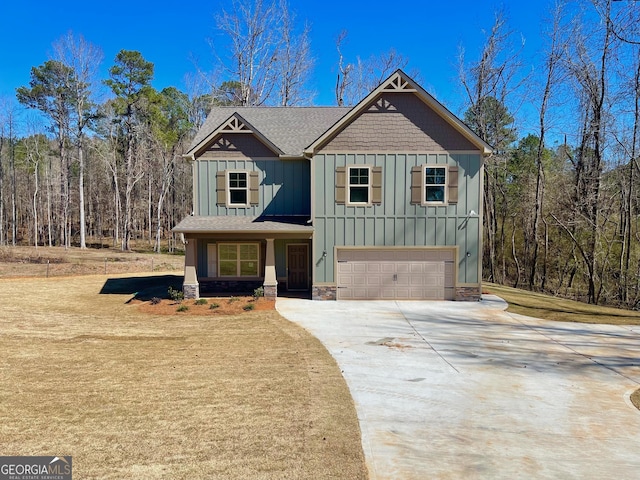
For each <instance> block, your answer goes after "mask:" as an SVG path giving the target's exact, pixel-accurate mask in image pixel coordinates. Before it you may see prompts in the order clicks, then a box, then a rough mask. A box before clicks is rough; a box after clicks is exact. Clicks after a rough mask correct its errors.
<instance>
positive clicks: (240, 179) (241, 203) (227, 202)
mask: <svg viewBox="0 0 640 480" xmlns="http://www.w3.org/2000/svg"><path fill="white" fill-rule="evenodd" d="M259 186H260V176H259V173H258V172H257V171H242V170H240V171H238V170H219V171H218V172H216V204H217V205H219V206H222V207H228V208H249V207H251V206H254V205H258V204H259V200H260V195H259Z"/></svg>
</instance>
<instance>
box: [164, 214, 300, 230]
mask: <svg viewBox="0 0 640 480" xmlns="http://www.w3.org/2000/svg"><path fill="white" fill-rule="evenodd" d="M308 218H309V217H305V216H302V217H250V216H227V217H207V216H197V215H191V216H188V217H186V218H184V219H183V220H182V221H181V222H180V223H179V224H178V225H176V226H175V227H173V231H174V232H179V233H180V232H182V233H201V232H206V233H214V232H225V233H241V232H251V233H260V232H275V233H278V232H280V233H286V232H300V233H311V232H313V227H312V226H310V225H308V224H307V223H306V220H308Z"/></svg>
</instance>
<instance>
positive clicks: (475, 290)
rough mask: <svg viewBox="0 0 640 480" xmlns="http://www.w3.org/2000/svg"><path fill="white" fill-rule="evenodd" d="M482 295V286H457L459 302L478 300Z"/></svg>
mask: <svg viewBox="0 0 640 480" xmlns="http://www.w3.org/2000/svg"><path fill="white" fill-rule="evenodd" d="M481 297H482V291H481V287H457V288H456V300H457V301H459V302H478V301H480V299H481Z"/></svg>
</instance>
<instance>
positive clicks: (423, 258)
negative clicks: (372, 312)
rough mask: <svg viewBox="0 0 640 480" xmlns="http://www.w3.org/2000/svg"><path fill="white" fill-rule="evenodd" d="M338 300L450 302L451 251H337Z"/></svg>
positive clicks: (451, 291)
mask: <svg viewBox="0 0 640 480" xmlns="http://www.w3.org/2000/svg"><path fill="white" fill-rule="evenodd" d="M337 254H338V272H337V286H338V300H453V298H454V295H455V292H454V290H455V289H454V287H455V281H454V272H455V268H454V267H455V263H454V261H455V250H454V249H437V250H436V249H407V250H398V249H370V250H363V249H357V250H351V249H339V250H338V252H337Z"/></svg>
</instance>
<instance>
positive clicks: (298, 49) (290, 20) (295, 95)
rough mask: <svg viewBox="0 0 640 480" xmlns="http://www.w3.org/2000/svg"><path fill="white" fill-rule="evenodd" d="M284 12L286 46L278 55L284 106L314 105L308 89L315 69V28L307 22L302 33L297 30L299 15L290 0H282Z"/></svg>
mask: <svg viewBox="0 0 640 480" xmlns="http://www.w3.org/2000/svg"><path fill="white" fill-rule="evenodd" d="M280 11H281V14H282V33H281V35H282V45H281V47H280V51H279V53H278V55H277V72H278V73H279V82H278V84H279V97H280V102H279V103H280V105H282V106H283V107H287V106H290V105H301V104H306V105H308V104H310V103H311V100H312V97H313V96H312V95H311V93H310V92H308V91H307V90H306V89H305V84H306V81H307V79H308V77H309V75H310V73H311V70H312V69H313V58H312V56H311V44H310V40H309V35H310V33H311V27H310V26H309V24H307V23H305V24H304V26H303V28H302V31H301V33H300V34H299V35H297V34H296V32H295V20H296V18H295V14H294V13H291V12H290V11H289V8H288V5H287V2H286V0H281V1H280Z"/></svg>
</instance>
